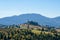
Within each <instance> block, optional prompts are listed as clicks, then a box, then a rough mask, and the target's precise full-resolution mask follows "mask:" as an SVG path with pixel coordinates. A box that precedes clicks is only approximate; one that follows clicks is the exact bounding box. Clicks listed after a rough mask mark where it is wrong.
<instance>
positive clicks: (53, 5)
mask: <svg viewBox="0 0 60 40" xmlns="http://www.w3.org/2000/svg"><path fill="white" fill-rule="evenodd" d="M26 13H37V14H41V15H43V16H46V17H49V18H54V17H58V16H60V0H0V18H3V17H8V16H13V15H21V14H26Z"/></svg>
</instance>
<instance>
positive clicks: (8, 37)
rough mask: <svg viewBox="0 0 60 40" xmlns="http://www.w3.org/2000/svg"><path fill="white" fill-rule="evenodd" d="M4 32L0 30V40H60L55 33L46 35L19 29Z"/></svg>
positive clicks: (38, 31)
mask: <svg viewBox="0 0 60 40" xmlns="http://www.w3.org/2000/svg"><path fill="white" fill-rule="evenodd" d="M5 29H6V28H5ZM6 30H7V31H6ZM6 30H3V31H2V30H0V40H2V39H3V40H60V35H58V34H57V33H56V34H55V33H53V35H52V34H51V33H48V34H46V32H44V31H41V30H34V29H20V28H8V29H6ZM36 32H37V33H36Z"/></svg>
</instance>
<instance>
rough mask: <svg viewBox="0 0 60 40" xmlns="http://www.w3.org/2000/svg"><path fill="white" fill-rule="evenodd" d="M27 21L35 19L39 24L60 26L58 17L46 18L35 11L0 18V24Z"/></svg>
mask: <svg viewBox="0 0 60 40" xmlns="http://www.w3.org/2000/svg"><path fill="white" fill-rule="evenodd" d="M27 21H35V22H38V24H40V25H49V26H55V27H59V26H60V17H55V18H48V17H45V16H42V15H40V14H36V13H32V14H21V15H19V16H11V17H5V18H0V24H3V25H12V24H23V23H26V22H27Z"/></svg>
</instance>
